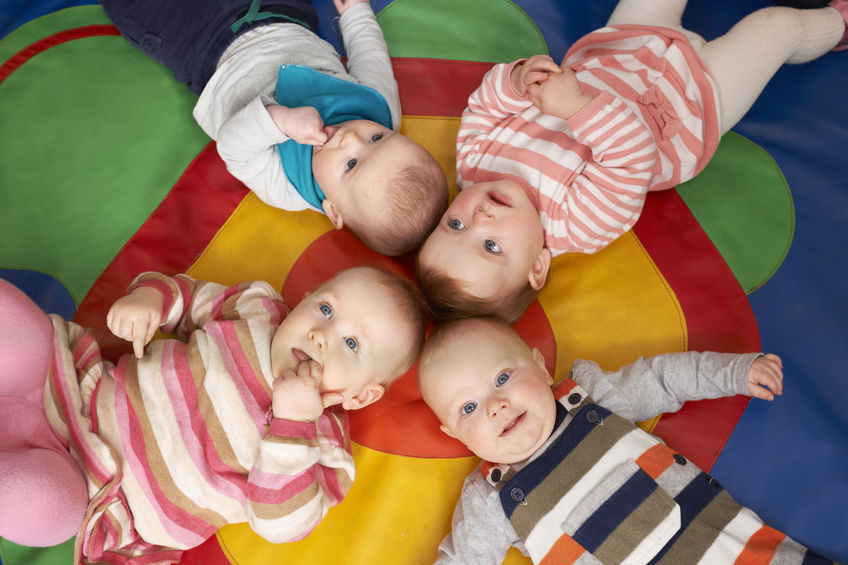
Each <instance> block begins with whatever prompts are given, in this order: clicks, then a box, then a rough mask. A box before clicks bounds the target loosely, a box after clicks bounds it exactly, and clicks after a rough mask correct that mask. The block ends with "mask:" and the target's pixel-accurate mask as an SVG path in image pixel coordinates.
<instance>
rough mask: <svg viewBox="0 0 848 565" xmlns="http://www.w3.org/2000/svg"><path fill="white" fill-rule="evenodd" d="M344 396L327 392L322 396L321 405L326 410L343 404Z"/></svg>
mask: <svg viewBox="0 0 848 565" xmlns="http://www.w3.org/2000/svg"><path fill="white" fill-rule="evenodd" d="M343 400H344V396H342V394H341V393H340V392H325V393H323V394H322V395H321V404H322V405H323V406H324V408H327V407H329V406H335V405H336V404H341V403H342V401H343Z"/></svg>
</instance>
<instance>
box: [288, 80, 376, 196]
mask: <svg viewBox="0 0 848 565" xmlns="http://www.w3.org/2000/svg"><path fill="white" fill-rule="evenodd" d="M274 98H275V100H276V101H277V104H280V105H281V106H286V107H288V108H299V107H301V106H312V107H313V108H315V109H316V110H318V113H319V114H320V115H321V119H322V120H324V125H335V124H339V123H341V122H347V121H350V120H370V121H372V122H377V123H378V124H380V125H382V126H384V127H387V128H389V129H391V128H392V112H391V110H390V109H389V104H388V102H386V99H385V98H383V95H382V94H380V93H379V92H377V91H376V90H374V89H373V88H371V87H368V86H365V85H362V84H357V83H355V82H351V81H348V80H344V79H340V78H337V77H334V76H330V75H327V74H324V73H322V72H320V71H316V70H315V69H311V68H309V67H304V66H301V65H280V71H279V73H278V74H277V90H276V92H275V94H274ZM277 152H278V154H279V155H280V160H281V161H282V163H283V170H284V171H285V172H286V177H287V178H288V179H289V182H290V183H292V185H294V187H295V188H296V189H297V191H298V192H299V193H300V195H301V196H303V198H304V199H305V200H306V201H307V202H308V203H309V204H310V205H311V206H313V207H315V208H317V209H319V210H320V209H321V203H322V202H324V192H323V191H322V190H321V187H320V186H318V183H317V182H315V176H314V175H313V174H312V146H311V145H302V144H300V143H297V142H296V141H295V140H293V139H289V140H287V141H284V142H283V143H278V144H277Z"/></svg>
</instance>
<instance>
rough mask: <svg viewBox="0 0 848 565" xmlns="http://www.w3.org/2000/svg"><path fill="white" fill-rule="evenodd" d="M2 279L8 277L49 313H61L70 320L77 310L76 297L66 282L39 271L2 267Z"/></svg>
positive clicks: (0, 273) (0, 276) (7, 278)
mask: <svg viewBox="0 0 848 565" xmlns="http://www.w3.org/2000/svg"><path fill="white" fill-rule="evenodd" d="M0 279H6V280H7V281H9V282H10V283H12V284H13V285H15V286H16V287H18V288H19V289H21V290H22V291H24V293H25V294H26V295H27V296H29V298H30V300H32V301H33V302H35V303H36V304H38V305H39V306H41V309H42V310H44V311H45V312H47V313H48V314H59V315H60V316H62V317H63V318H65V319H68V320H70V319H71V318H73V317H74V314H75V313H76V311H77V305H76V303H75V302H74V297H73V296H71V293H70V292H69V291H68V289H67V288H66V287H65V285H64V284H62V283H61V282H59V281H58V280H56V279H55V278H53V277H51V276H50V275H46V274H44V273H39V272H37V271H25V270H13V269H0Z"/></svg>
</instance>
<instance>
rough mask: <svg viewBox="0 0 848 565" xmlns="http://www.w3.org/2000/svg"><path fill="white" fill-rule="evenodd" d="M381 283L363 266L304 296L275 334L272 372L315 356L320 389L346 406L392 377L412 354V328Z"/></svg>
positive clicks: (345, 272) (272, 347)
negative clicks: (338, 396)
mask: <svg viewBox="0 0 848 565" xmlns="http://www.w3.org/2000/svg"><path fill="white" fill-rule="evenodd" d="M380 288H382V287H381V286H377V285H376V284H375V279H374V277H373V276H372V274H371V272H370V271H369V270H368V269H361V268H354V269H348V270H346V271H342V272H341V273H339V274H338V275H336V276H335V277H333V278H332V279H330V280H329V281H327V282H326V283H324V284H322V285H320V286H319V287H318V288H316V289H315V290H314V291H313V292H311V293H309V294H308V295H307V296H306V297H304V298H303V300H301V301H300V303H299V304H298V305H297V306H296V307H295V309H294V310H292V311H291V313H290V314H289V315H288V316H287V317H286V318H285V320H283V323H282V324H281V325H280V327H279V328H278V329H277V332H276V333H275V334H274V338H273V341H272V343H271V370H272V372H273V374H274V377H275V378H276V377H279V376H281V375H282V373H283V371H285V370H286V369H292V370H296V368H297V366H298V364H299V363H300V362H302V361H305V360H308V359H314V360H315V361H317V362H318V364H319V365H321V368H322V370H323V378H322V381H321V384H320V386H319V391H320V392H321V393H325V392H338V393H340V394H341V395H342V397H343V400H342V405H343V406H344V407H345V408H348V409H349V408H351V404H350V403H351V399H352V398H353V397H355V396H356V395H357V394H358V393H359V392H360V391H362V390H363V389H364V388H365V387H366V386H368V385H373V384H379V383H383V382H386V381H387V380H388V379H390V378H391V377H393V376H395V373H396V372H397V371H398V370H399V368H401V367H402V366H403V365H405V364H406V363H407V358H408V357H409V356H410V354H411V353H410V352H411V350H412V348H413V342H414V339H415V337H414V330H413V329H412V328H411V326H410V324H408V323H406V321H405V320H403V319H402V316H400V315H399V314H398V312H397V311H396V310H395V308H394V302H393V301H392V300H387V299H386V298H385V297H384V296H383V295H382V294H381V292H380Z"/></svg>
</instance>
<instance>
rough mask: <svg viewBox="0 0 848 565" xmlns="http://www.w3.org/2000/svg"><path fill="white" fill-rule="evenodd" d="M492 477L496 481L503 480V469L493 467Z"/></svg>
mask: <svg viewBox="0 0 848 565" xmlns="http://www.w3.org/2000/svg"><path fill="white" fill-rule="evenodd" d="M491 477H492V480H493V481H495V482H498V481H500V480H501V470H500V469H497V468H495V469H492V474H491Z"/></svg>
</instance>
